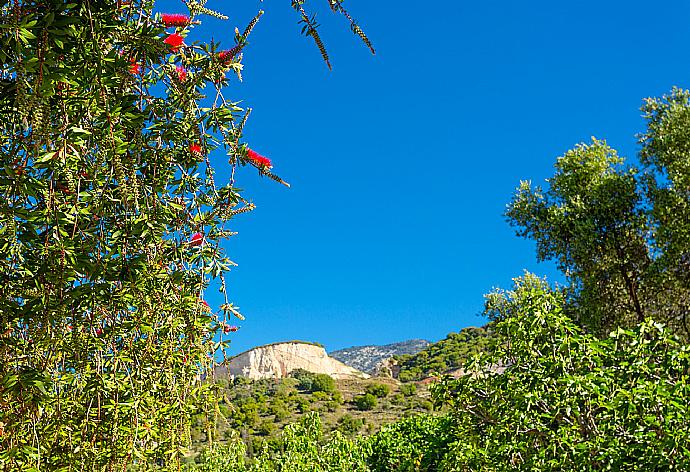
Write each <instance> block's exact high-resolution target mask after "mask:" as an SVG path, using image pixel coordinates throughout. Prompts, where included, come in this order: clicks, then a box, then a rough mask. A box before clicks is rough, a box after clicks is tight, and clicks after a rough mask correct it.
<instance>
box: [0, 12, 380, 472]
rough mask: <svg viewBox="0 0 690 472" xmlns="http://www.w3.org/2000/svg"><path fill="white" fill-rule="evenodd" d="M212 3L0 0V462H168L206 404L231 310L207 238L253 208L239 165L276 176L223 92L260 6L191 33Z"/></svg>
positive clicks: (216, 239)
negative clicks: (175, 7) (211, 296)
mask: <svg viewBox="0 0 690 472" xmlns="http://www.w3.org/2000/svg"><path fill="white" fill-rule="evenodd" d="M206 3H207V2H206V0H190V1H188V2H185V3H182V2H180V4H179V6H180V7H181V8H184V9H185V10H186V11H184V12H182V13H181V12H168V13H165V12H159V11H157V10H156V9H155V2H154V1H153V0H131V1H130V0H128V1H120V0H117V1H115V0H109V1H74V2H72V1H70V0H14V1H12V2H9V1H2V2H0V150H1V152H0V469H7V470H53V469H60V470H62V469H70V468H73V467H79V468H80V469H81V470H100V469H106V470H115V469H117V470H127V468H128V467H133V466H134V465H135V464H136V465H138V466H141V467H145V465H146V464H166V466H170V467H172V468H175V465H176V464H177V463H179V461H180V460H181V455H182V452H183V451H184V448H185V446H186V445H187V444H188V443H189V440H190V438H189V435H190V425H191V420H192V417H195V416H198V415H200V414H201V415H204V416H205V417H206V418H207V420H206V421H207V423H208V424H213V422H214V421H215V416H216V409H215V404H216V397H215V392H214V388H213V387H214V385H213V384H211V383H208V382H202V381H201V379H202V378H204V376H205V375H206V374H207V373H208V372H209V371H210V369H211V368H212V367H213V363H214V360H215V359H217V358H220V357H221V356H222V355H224V350H223V348H224V347H226V346H227V343H228V339H229V337H230V336H232V333H234V332H236V331H237V327H236V326H234V322H233V320H234V319H235V318H240V319H241V315H240V313H239V312H238V311H237V308H236V307H235V306H234V305H233V304H232V301H231V300H230V299H229V298H228V296H227V290H226V288H227V284H226V282H227V281H226V279H225V277H224V274H225V273H226V272H227V270H228V269H229V268H230V267H231V266H232V264H233V263H232V261H231V260H230V259H229V257H228V255H227V254H225V252H224V250H223V247H222V245H221V242H222V241H223V240H224V239H226V238H228V237H230V236H231V235H232V234H233V233H232V231H231V230H230V228H229V227H228V224H229V222H230V220H232V219H233V218H234V217H236V216H238V215H240V214H242V213H246V212H249V211H251V210H253V208H254V205H253V204H251V203H250V202H249V200H248V199H247V196H246V195H244V194H242V192H241V191H240V189H239V188H238V186H237V185H238V181H239V179H240V173H241V168H245V171H251V172H252V173H253V174H255V175H256V174H258V175H261V176H263V177H266V178H268V179H271V180H273V181H276V182H279V183H283V184H285V182H284V181H283V180H281V178H280V177H278V176H277V175H276V174H274V173H273V170H272V168H273V165H272V163H271V160H270V159H268V158H266V157H264V156H262V155H260V154H259V153H258V152H256V151H255V150H254V149H251V148H250V147H249V146H248V143H246V142H245V141H244V140H243V139H242V138H243V128H244V126H245V125H246V123H247V122H248V118H249V115H250V111H251V110H250V109H248V108H240V107H239V106H238V105H237V100H236V99H235V100H231V99H230V97H229V96H228V95H227V88H228V86H229V85H232V84H234V83H236V81H237V80H239V79H241V71H242V67H243V64H242V58H243V54H245V53H246V52H247V50H248V49H247V45H248V41H249V38H250V35H251V33H252V31H253V29H254V27H255V26H256V25H257V22H258V21H259V19H260V17H261V15H262V13H263V12H261V11H259V12H258V13H257V15H256V17H255V18H253V19H252V20H251V21H250V22H249V23H248V24H247V25H242V29H241V30H240V29H236V33H235V34H234V35H229V36H230V37H229V38H227V39H228V41H227V42H226V44H224V45H221V44H219V43H215V42H211V43H200V42H199V41H198V36H197V35H198V31H196V28H197V26H198V25H199V24H200V23H201V21H203V20H204V19H205V18H206V17H208V16H214V17H217V18H225V19H227V18H226V17H225V16H224V15H222V14H221V13H219V12H216V11H213V10H211V9H209V8H207V7H206ZM185 5H186V6H185ZM217 6H218V7H223V3H222V2H217ZM323 6H324V7H326V8H330V9H331V10H332V11H334V12H336V13H339V14H342V15H343V16H344V17H345V18H346V19H347V20H348V22H349V23H350V26H351V29H352V31H353V33H355V34H356V35H357V36H359V37H360V38H361V39H362V40H363V41H364V42H365V43H366V44H367V46H369V47H370V48H371V45H370V43H369V40H368V39H367V38H366V36H365V35H364V33H363V32H362V30H361V29H360V28H359V26H357V25H356V24H355V23H354V20H353V19H352V17H351V16H350V15H349V13H348V12H347V11H345V10H344V8H343V6H342V5H341V2H340V0H337V1H330V2H328V3H326V2H324V4H323ZM292 7H293V8H294V9H295V10H296V12H297V15H298V17H299V18H301V22H302V24H303V32H304V33H305V34H306V35H307V36H309V37H310V38H311V39H313V40H314V42H315V43H316V45H317V46H318V49H319V50H320V51H321V54H322V55H323V57H324V60H325V61H326V63H327V64H329V58H328V56H327V53H326V51H325V49H324V46H323V43H322V41H321V39H320V37H319V34H318V33H317V31H316V26H317V25H316V23H315V19H314V17H313V16H312V15H310V14H308V13H307V11H305V8H304V6H303V2H292ZM228 43H229V44H228ZM212 153H213V154H215V155H217V156H218V157H219V158H223V159H224V160H225V161H226V162H227V164H226V165H227V169H228V172H227V173H226V175H229V178H228V180H227V181H223V182H221V181H217V180H216V178H217V177H216V172H215V169H214V167H213V166H212V165H211V158H210V155H211V154H212ZM213 161H214V162H222V161H220V160H217V159H213ZM244 175H246V174H244ZM212 285H214V286H215V288H220V290H221V291H222V292H223V295H224V298H223V303H222V304H220V306H215V307H211V306H209V304H208V303H207V302H206V301H205V300H204V298H205V293H206V291H207V290H208V289H209V288H210V287H211V286H212ZM216 356H217V357H216Z"/></svg>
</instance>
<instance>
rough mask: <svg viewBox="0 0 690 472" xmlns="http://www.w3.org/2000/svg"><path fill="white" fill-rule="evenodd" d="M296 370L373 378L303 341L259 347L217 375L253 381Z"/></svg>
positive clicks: (222, 369)
mask: <svg viewBox="0 0 690 472" xmlns="http://www.w3.org/2000/svg"><path fill="white" fill-rule="evenodd" d="M296 369H304V370H307V371H309V372H313V373H316V374H328V375H330V376H331V377H333V378H335V379H342V378H352V377H358V378H369V375H367V374H365V373H364V372H361V371H359V370H357V369H354V368H352V367H350V366H347V365H345V364H343V363H342V362H340V361H337V360H335V359H333V358H332V357H329V356H328V354H326V351H325V349H324V348H323V347H321V346H317V345H315V344H309V343H305V342H301V341H288V342H283V343H274V344H267V345H265V346H259V347H255V348H254V349H250V350H248V351H245V352H243V353H241V354H238V355H236V356H235V357H232V358H231V359H229V360H228V363H227V367H225V368H221V369H219V371H217V374H220V375H223V374H226V375H227V374H229V375H231V376H233V377H247V378H250V379H253V380H257V379H267V378H283V377H287V376H288V375H289V374H290V372H292V371H293V370H296Z"/></svg>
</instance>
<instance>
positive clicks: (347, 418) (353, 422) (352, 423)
mask: <svg viewBox="0 0 690 472" xmlns="http://www.w3.org/2000/svg"><path fill="white" fill-rule="evenodd" d="M362 426H364V422H363V421H362V419H361V418H354V417H353V416H352V415H348V414H345V415H343V416H341V417H340V418H338V431H340V432H342V433H343V434H350V435H352V434H355V433H357V432H358V431H359V430H360V429H362Z"/></svg>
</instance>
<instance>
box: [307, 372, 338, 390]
mask: <svg viewBox="0 0 690 472" xmlns="http://www.w3.org/2000/svg"><path fill="white" fill-rule="evenodd" d="M311 389H312V391H313V392H324V393H332V392H335V380H333V377H331V376H330V375H328V374H316V375H314V380H313V382H312V385H311Z"/></svg>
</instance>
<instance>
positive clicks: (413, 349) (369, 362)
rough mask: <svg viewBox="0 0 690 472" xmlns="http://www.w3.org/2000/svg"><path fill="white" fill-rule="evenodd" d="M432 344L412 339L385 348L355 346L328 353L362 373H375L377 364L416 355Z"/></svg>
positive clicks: (387, 345)
mask: <svg viewBox="0 0 690 472" xmlns="http://www.w3.org/2000/svg"><path fill="white" fill-rule="evenodd" d="M429 344H431V343H430V342H429V341H426V340H424V339H412V340H409V341H403V342H400V343H393V344H386V345H385V346H355V347H348V348H347V349H339V350H337V351H333V352H330V353H328V355H329V356H331V357H332V358H334V359H337V360H339V361H340V362H342V363H343V364H345V365H349V366H350V367H354V368H355V369H357V370H361V371H362V372H367V373H374V372H375V370H376V366H377V364H379V363H380V362H381V361H384V360H386V359H388V358H390V357H393V356H403V355H412V354H416V353H418V352H419V351H421V350H422V349H424V348H425V347H427V346H428V345H429Z"/></svg>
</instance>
